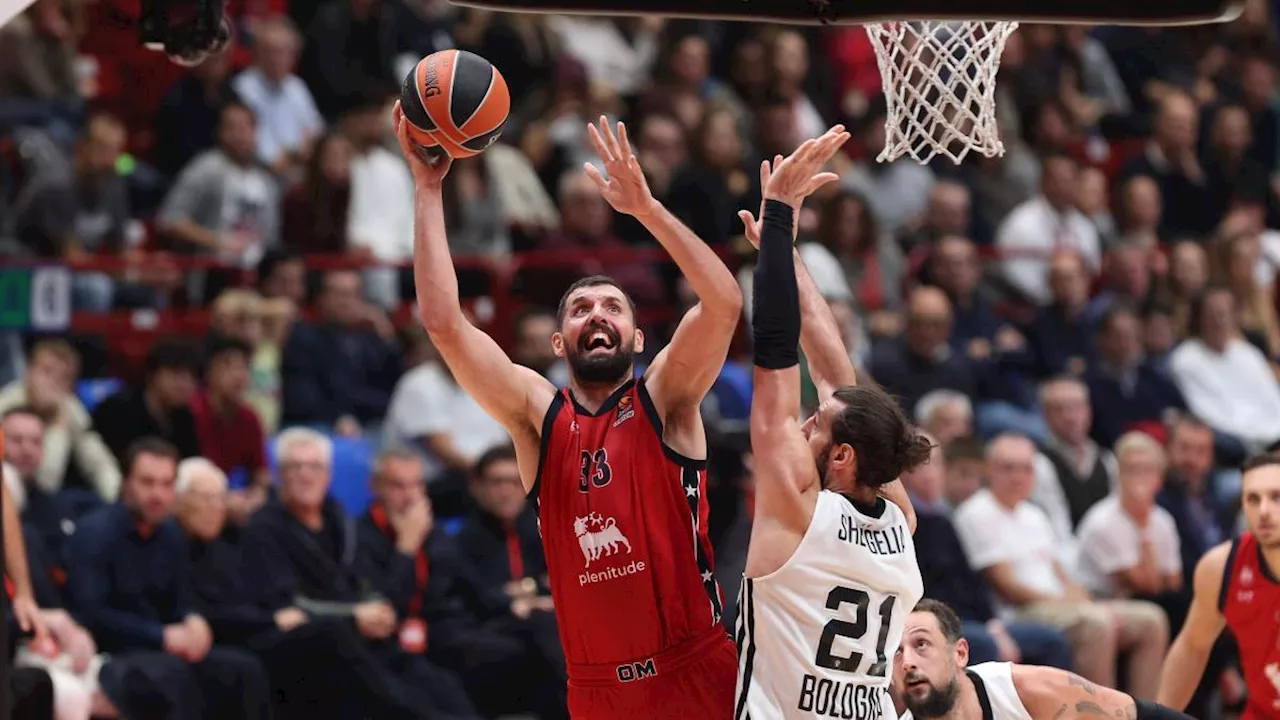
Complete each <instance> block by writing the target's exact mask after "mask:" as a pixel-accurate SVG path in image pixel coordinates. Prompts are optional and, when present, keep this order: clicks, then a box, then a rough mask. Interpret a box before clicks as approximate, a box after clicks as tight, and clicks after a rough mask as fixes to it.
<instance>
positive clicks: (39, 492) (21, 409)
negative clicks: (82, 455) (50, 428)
mask: <svg viewBox="0 0 1280 720" xmlns="http://www.w3.org/2000/svg"><path fill="white" fill-rule="evenodd" d="M46 427H47V426H46V424H45V419H44V417H43V416H42V415H41V414H40V413H39V412H38V411H37V410H36V409H35V408H34V407H31V406H29V405H19V406H18V407H15V408H12V409H10V410H8V411H6V412H5V413H4V416H3V419H0V432H3V433H4V437H5V442H4V457H3V459H4V461H5V462H6V463H9V465H10V467H12V468H13V470H14V471H15V472H16V473H17V478H16V479H17V480H18V484H19V486H20V487H21V488H22V491H23V496H24V497H23V499H22V501H21V507H20V512H21V514H22V525H23V527H24V528H25V529H26V530H27V531H29V532H32V533H34V534H36V535H38V536H39V537H40V544H41V546H42V547H44V548H46V549H47V550H48V551H49V552H50V553H53V555H52V557H54V558H58V557H61V556H62V543H63V541H64V540H65V539H66V537H67V536H68V535H70V534H71V533H72V532H73V531H74V530H75V520H76V518H77V517H78V516H79V514H80V513H78V512H77V508H76V503H75V502H74V501H73V500H72V499H71V498H69V497H68V496H67V495H66V494H64V493H58V492H49V491H48V490H45V489H44V488H42V487H40V484H39V483H38V482H37V481H36V474H37V473H38V472H39V470H40V466H41V464H42V463H43V462H44V438H45V430H46Z"/></svg>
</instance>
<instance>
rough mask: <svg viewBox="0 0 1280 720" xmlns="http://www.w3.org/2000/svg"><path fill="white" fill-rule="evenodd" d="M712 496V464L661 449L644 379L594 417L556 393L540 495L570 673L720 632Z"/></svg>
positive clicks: (547, 424)
mask: <svg viewBox="0 0 1280 720" xmlns="http://www.w3.org/2000/svg"><path fill="white" fill-rule="evenodd" d="M705 495H706V461H704V460H691V459H689V458H686V457H684V456H682V455H680V454H679V453H677V452H675V451H674V450H672V449H670V448H669V447H667V446H666V444H665V443H663V442H662V421H661V419H660V418H659V417H658V414H657V412H656V411H655V410H654V407H653V401H652V400H651V399H650V398H649V393H648V392H647V391H646V389H645V385H644V380H643V379H641V380H639V381H634V380H633V381H631V382H628V383H627V384H626V385H623V386H622V387H621V388H618V390H617V391H616V392H615V393H613V395H611V396H610V397H609V399H608V400H607V401H606V402H605V403H604V404H603V405H601V406H600V410H599V411H598V412H596V413H594V414H593V413H590V412H587V410H586V409H585V408H583V407H582V406H581V405H578V403H577V402H576V401H575V400H574V399H573V395H572V393H571V392H570V391H569V390H568V389H567V388H566V389H563V390H561V391H560V392H559V393H557V394H556V397H555V400H554V401H553V402H552V403H551V407H550V408H549V409H548V410H547V415H546V419H545V420H544V421H543V424H542V457H541V458H540V461H539V465H538V478H537V481H536V482H535V484H534V487H533V493H532V496H533V498H534V500H535V502H536V503H537V508H538V527H539V530H540V532H541V533H542V546H543V548H544V549H545V551H546V556H547V566H548V569H549V571H550V576H551V593H552V596H553V597H554V599H555V604H556V615H557V617H558V620H559V625H560V639H561V641H562V643H563V645H564V652H565V656H566V659H567V660H568V661H569V663H570V665H574V664H579V665H580V664H592V665H594V664H604V663H622V662H626V661H630V660H634V659H641V658H646V657H650V656H652V655H654V654H656V653H659V652H661V651H663V650H665V649H667V648H671V647H673V646H675V645H678V644H680V643H682V642H685V641H687V640H691V639H693V638H695V637H697V636H698V635H701V634H704V633H706V632H707V630H708V629H709V628H711V627H712V626H713V625H714V624H715V623H718V622H720V612H721V600H722V598H721V595H720V588H719V586H718V585H717V584H716V581H715V578H714V577H713V576H712V572H711V568H712V553H711V543H710V541H709V540H708V539H707V502H706V498H705Z"/></svg>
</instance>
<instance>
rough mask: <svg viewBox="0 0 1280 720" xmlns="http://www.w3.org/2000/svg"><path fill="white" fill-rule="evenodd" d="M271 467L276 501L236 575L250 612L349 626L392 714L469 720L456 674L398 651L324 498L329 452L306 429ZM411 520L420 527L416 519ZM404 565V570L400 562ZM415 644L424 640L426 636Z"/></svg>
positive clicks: (285, 438)
mask: <svg viewBox="0 0 1280 720" xmlns="http://www.w3.org/2000/svg"><path fill="white" fill-rule="evenodd" d="M276 456H277V457H278V458H279V460H280V485H279V494H278V498H276V499H274V500H272V501H271V502H268V503H267V505H265V506H264V507H263V508H262V509H261V510H259V511H258V512H257V513H255V514H254V516H253V518H252V519H251V520H250V521H249V523H248V525H246V526H245V531H244V535H243V543H244V550H243V552H244V558H245V569H244V577H245V581H246V583H248V584H249V586H250V587H254V588H257V589H258V596H257V597H258V598H259V599H258V604H259V606H260V607H262V608H265V609H266V610H267V611H269V612H270V613H272V615H273V617H274V614H275V613H277V612H279V611H281V610H284V609H287V608H298V609H300V610H302V611H304V612H305V613H307V615H308V616H309V617H310V618H311V619H312V620H314V621H318V620H321V619H328V620H335V621H337V620H340V621H341V622H343V623H352V624H354V626H355V629H356V632H358V633H359V635H360V637H361V639H362V642H363V644H364V646H365V647H366V648H367V649H368V650H369V652H371V653H373V655H374V657H376V658H377V660H378V663H379V664H380V665H381V667H382V671H383V672H384V673H385V674H386V676H387V678H388V680H387V686H386V691H387V692H388V693H389V694H390V695H391V700H392V702H393V703H394V704H395V706H396V707H401V708H406V707H407V708H417V709H418V713H419V717H451V718H474V717H476V713H475V709H474V708H473V706H472V704H471V700H470V698H468V697H467V694H466V691H465V689H464V688H463V686H462V684H461V682H460V681H459V680H458V678H457V676H456V675H454V674H453V672H451V671H450V670H446V669H444V668H441V667H439V666H436V665H434V664H432V663H430V662H428V661H426V660H425V659H424V658H423V657H422V656H421V649H420V648H417V647H415V646H413V645H409V647H408V648H406V642H407V641H409V640H414V639H415V638H413V637H410V638H405V637H404V636H403V633H402V621H403V620H404V619H405V618H403V617H401V616H399V615H397V609H396V606H395V605H393V603H392V602H391V598H390V597H388V596H384V595H382V594H379V593H378V592H376V591H375V590H374V585H373V578H371V577H370V575H369V573H368V572H367V566H366V564H365V562H364V560H363V559H362V558H361V557H360V552H359V548H358V539H357V532H356V526H355V523H354V522H352V521H351V519H350V518H349V517H348V516H347V514H346V513H345V512H344V511H343V509H342V507H341V506H339V505H338V503H337V501H335V500H333V499H332V498H330V497H328V493H329V485H330V481H331V478H332V472H333V444H332V442H331V441H330V440H329V438H328V437H326V436H325V435H322V434H320V433H318V432H316V431H314V430H310V429H306V428H291V429H289V430H285V431H284V432H283V433H281V434H280V435H279V437H277V439H276ZM416 519H419V520H420V519H421V517H420V516H418V517H417V518H416ZM404 562H406V563H408V564H410V565H412V561H411V560H410V558H409V557H406V558H405V559H404ZM417 640H421V641H422V642H429V638H426V637H420V638H417Z"/></svg>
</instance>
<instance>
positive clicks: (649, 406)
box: [636, 376, 707, 470]
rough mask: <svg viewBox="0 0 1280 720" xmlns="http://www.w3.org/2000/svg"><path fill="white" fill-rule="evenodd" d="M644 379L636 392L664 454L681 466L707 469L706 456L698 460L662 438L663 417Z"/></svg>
mask: <svg viewBox="0 0 1280 720" xmlns="http://www.w3.org/2000/svg"><path fill="white" fill-rule="evenodd" d="M644 380H645V379H644V377H643V376H641V378H640V380H639V382H638V383H637V384H636V394H637V395H639V396H640V405H641V406H643V407H644V415H645V417H647V418H649V424H650V425H652V426H653V431H654V432H656V433H658V442H660V443H662V452H663V454H665V455H666V456H667V459H668V460H670V461H671V462H673V463H675V464H677V465H679V466H681V467H685V468H690V469H693V470H706V469H707V461H706V459H705V458H704V459H702V460H696V459H694V458H691V457H689V456H687V455H681V454H680V453H678V452H676V451H675V450H673V449H671V446H670V445H668V444H667V442H666V441H665V440H663V439H662V417H661V416H660V415H658V408H657V407H656V406H655V405H654V404H653V398H652V397H651V396H650V395H649V388H648V386H647V385H646V384H645V381H644ZM703 433H704V434H705V433H706V429H705V428H704V429H703Z"/></svg>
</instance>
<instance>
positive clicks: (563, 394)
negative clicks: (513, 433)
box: [528, 387, 569, 503]
mask: <svg viewBox="0 0 1280 720" xmlns="http://www.w3.org/2000/svg"><path fill="white" fill-rule="evenodd" d="M568 397H569V388H567V387H566V388H560V390H559V391H558V392H557V393H556V394H555V396H554V397H552V398H551V404H550V405H548V406H547V413H546V414H545V415H543V416H542V430H541V432H540V433H539V437H538V470H537V474H535V475H534V477H533V487H531V488H529V496H528V497H529V501H530V502H533V503H536V502H538V490H539V489H540V488H541V487H542V470H543V468H544V467H545V466H546V464H547V449H548V448H549V447H550V445H551V435H552V433H553V432H555V428H556V418H558V417H560V411H561V410H562V409H564V404H565V402H567V401H568Z"/></svg>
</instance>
